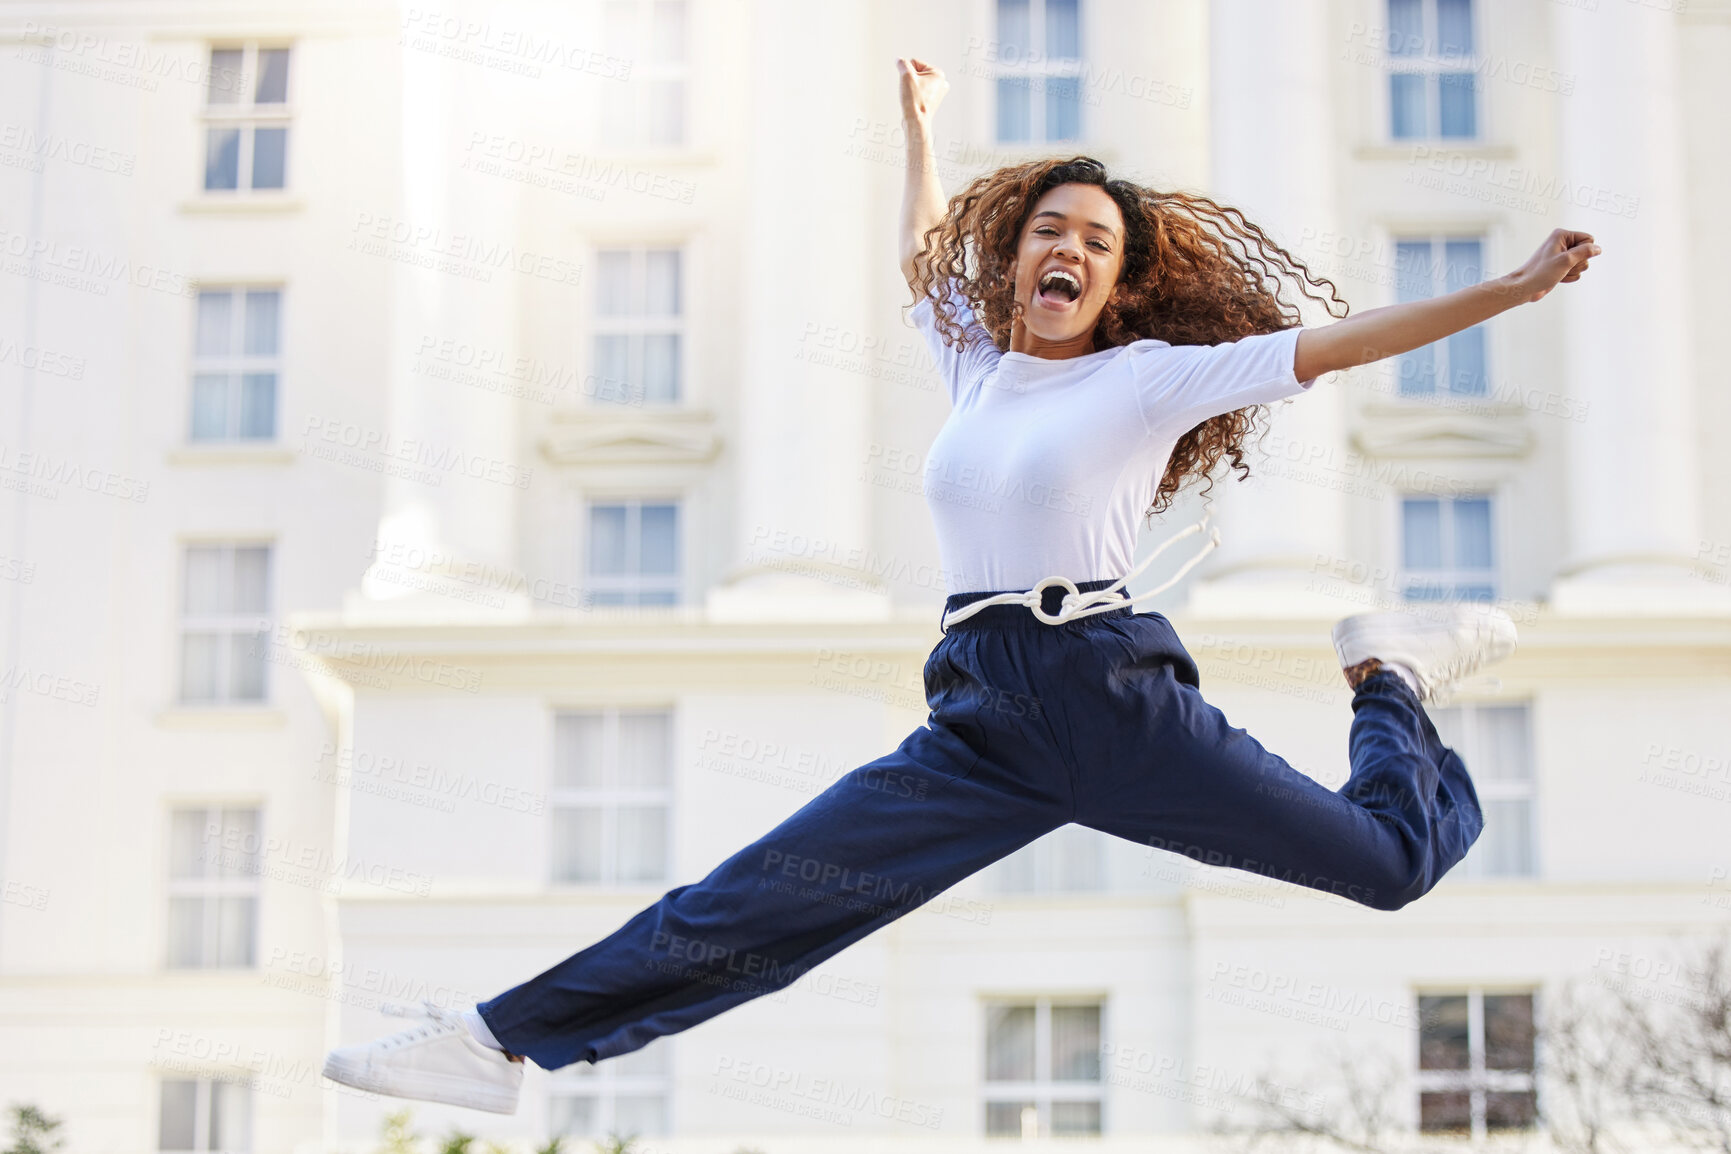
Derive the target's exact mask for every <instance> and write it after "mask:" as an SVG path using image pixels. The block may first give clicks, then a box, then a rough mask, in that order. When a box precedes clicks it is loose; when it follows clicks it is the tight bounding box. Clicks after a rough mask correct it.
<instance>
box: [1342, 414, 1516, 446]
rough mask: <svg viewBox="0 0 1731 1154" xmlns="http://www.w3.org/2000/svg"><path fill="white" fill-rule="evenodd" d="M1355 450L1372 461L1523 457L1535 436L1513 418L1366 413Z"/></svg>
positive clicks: (1354, 437)
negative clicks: (1373, 459)
mask: <svg viewBox="0 0 1731 1154" xmlns="http://www.w3.org/2000/svg"><path fill="white" fill-rule="evenodd" d="M1352 440H1353V447H1354V448H1355V449H1357V450H1358V451H1359V452H1361V453H1364V454H1365V455H1367V456H1373V457H1524V456H1526V455H1527V454H1528V453H1530V452H1531V451H1532V448H1533V433H1532V430H1531V429H1529V428H1528V427H1527V423H1526V421H1525V420H1524V419H1523V418H1522V416H1521V415H1520V414H1519V412H1518V411H1517V412H1516V413H1513V414H1506V415H1503V414H1499V415H1481V414H1476V413H1460V412H1436V411H1418V412H1412V411H1405V412H1401V411H1390V410H1387V409H1384V410H1381V411H1367V412H1366V413H1364V414H1363V418H1362V419H1361V421H1360V422H1359V425H1358V428H1357V429H1356V430H1354V432H1353V435H1352Z"/></svg>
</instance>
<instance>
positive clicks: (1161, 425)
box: [909, 284, 1314, 593]
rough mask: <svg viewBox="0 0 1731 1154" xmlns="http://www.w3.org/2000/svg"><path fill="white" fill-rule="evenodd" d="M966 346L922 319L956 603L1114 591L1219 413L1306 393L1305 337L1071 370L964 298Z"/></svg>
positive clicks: (937, 511)
mask: <svg viewBox="0 0 1731 1154" xmlns="http://www.w3.org/2000/svg"><path fill="white" fill-rule="evenodd" d="M950 292H951V299H952V300H953V301H954V302H955V303H956V305H957V310H958V311H957V313H956V319H957V321H958V322H960V323H961V325H962V326H963V330H964V342H963V347H962V348H960V349H957V348H953V347H951V346H950V345H947V344H945V343H944V341H943V338H942V336H941V335H940V334H939V332H938V330H937V327H936V325H935V324H934V322H933V318H932V304H931V301H929V300H921V301H920V302H919V303H917V304H916V305H915V306H914V307H913V309H912V310H911V311H910V313H909V316H910V318H911V319H912V320H913V322H914V323H915V324H916V325H917V326H918V327H919V328H920V330H921V331H922V332H923V333H925V337H926V343H927V345H928V346H929V347H930V348H931V351H932V356H933V357H934V358H936V360H937V365H938V373H939V375H940V376H941V377H942V378H943V381H944V385H945V387H946V388H947V389H948V390H949V396H950V404H951V406H952V407H951V410H950V416H949V419H948V420H946V421H945V422H944V426H943V428H941V429H939V430H938V435H937V437H936V438H935V439H934V440H933V441H932V446H931V449H930V451H929V452H928V453H927V455H926V461H925V470H924V489H925V497H926V504H927V506H928V507H930V509H931V511H932V520H933V521H934V522H935V523H936V526H937V533H938V554H939V557H940V558H941V560H942V563H943V567H944V570H945V576H946V583H947V586H948V588H947V591H948V592H950V593H971V592H979V591H986V590H992V591H996V590H1011V589H1030V588H1032V587H1033V586H1034V584H1035V583H1036V582H1038V581H1039V580H1041V579H1042V578H1044V577H1053V576H1063V577H1068V578H1069V579H1070V580H1072V581H1074V582H1076V583H1078V584H1080V583H1081V582H1084V581H1097V580H1113V581H1115V580H1117V579H1118V578H1119V577H1122V576H1123V575H1124V574H1125V573H1128V572H1129V571H1130V567H1131V565H1132V563H1133V559H1134V557H1135V554H1136V531H1137V529H1138V527H1139V526H1140V524H1141V521H1142V515H1143V513H1144V512H1145V511H1146V510H1147V508H1148V506H1149V505H1151V504H1153V502H1154V491H1155V489H1156V488H1157V487H1158V485H1159V480H1160V477H1161V476H1162V475H1163V474H1164V473H1165V470H1166V462H1167V459H1168V458H1169V457H1170V456H1171V455H1172V449H1173V446H1174V445H1176V444H1177V442H1178V438H1179V437H1182V436H1183V435H1184V434H1185V433H1187V432H1189V431H1190V430H1191V429H1193V428H1195V427H1196V426H1197V425H1199V424H1201V423H1202V422H1203V421H1205V420H1207V419H1208V418H1210V417H1217V416H1219V415H1220V414H1222V413H1230V412H1232V411H1233V410H1235V409H1242V408H1244V407H1246V406H1248V405H1257V404H1268V403H1270V402H1273V401H1278V400H1281V399H1283V398H1285V397H1290V396H1294V395H1296V394H1298V393H1300V392H1302V391H1303V390H1305V389H1307V388H1309V387H1310V386H1311V385H1312V384H1313V383H1314V381H1303V382H1300V381H1299V380H1298V378H1297V377H1295V376H1294V375H1293V358H1294V357H1295V356H1296V354H1297V346H1298V334H1299V332H1300V330H1299V329H1298V328H1290V329H1285V330H1282V331H1281V332H1277V333H1263V334H1258V335H1256V336H1249V337H1243V338H1241V339H1239V340H1236V341H1231V342H1229V343H1226V344H1220V345H1171V344H1168V343H1167V342H1165V341H1157V340H1141V341H1134V342H1132V343H1130V344H1128V345H1120V346H1119V347H1117V348H1111V349H1103V350H1101V351H1100V352H1096V353H1088V354H1086V355H1084V356H1079V357H1069V358H1066V359H1064V360H1048V359H1045V358H1042V357H1035V356H1030V355H1029V354H1027V353H1001V352H999V351H998V347H997V345H995V344H994V343H993V342H992V337H991V334H990V333H988V332H987V331H986V327H985V326H984V325H982V324H980V323H979V321H978V319H976V318H975V316H974V313H973V310H972V309H971V308H969V307H968V304H967V302H966V301H965V300H964V299H962V298H961V297H960V296H959V295H958V294H957V293H956V291H955V288H954V286H953V284H952V287H951V290H950Z"/></svg>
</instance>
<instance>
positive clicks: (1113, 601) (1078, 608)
mask: <svg viewBox="0 0 1731 1154" xmlns="http://www.w3.org/2000/svg"><path fill="white" fill-rule="evenodd" d="M1208 520H1209V519H1208V518H1207V517H1204V518H1202V520H1200V521H1198V522H1196V524H1194V525H1191V526H1188V527H1187V528H1184V529H1181V530H1179V531H1178V532H1176V533H1174V534H1172V536H1170V537H1168V538H1166V540H1164V541H1162V542H1160V544H1159V546H1158V547H1157V548H1155V550H1154V551H1153V552H1152V553H1150V554H1148V556H1146V557H1144V558H1143V559H1142V560H1141V561H1139V562H1137V563H1136V566H1135V568H1133V569H1131V570H1130V572H1128V573H1126V574H1124V576H1122V577H1120V578H1118V580H1116V581H1114V582H1112V584H1110V585H1108V586H1107V587H1106V588H1104V589H1094V590H1091V591H1089V592H1087V593H1083V592H1082V591H1081V590H1079V589H1077V588H1076V583H1075V582H1073V581H1071V580H1070V579H1069V578H1068V577H1045V578H1042V579H1041V580H1040V581H1039V582H1038V583H1037V584H1036V585H1035V586H1034V587H1033V588H1032V589H1029V590H1028V591H1027V592H1025V593H997V594H994V595H993V596H991V597H984V598H981V599H980V600H978V601H970V602H969V603H968V604H966V605H963V606H962V607H961V608H960V609H957V610H956V611H955V612H953V613H946V614H944V616H943V619H942V621H941V622H940V623H939V626H938V628H939V629H940V630H942V631H943V632H945V633H948V632H949V631H950V626H952V625H954V624H955V623H956V622H958V621H964V620H966V619H967V618H969V617H972V616H973V615H974V614H975V613H978V612H979V611H980V610H982V609H984V608H985V607H986V606H988V605H1026V606H1027V607H1028V608H1029V609H1031V610H1033V613H1034V616H1035V617H1037V618H1039V619H1040V620H1041V621H1043V622H1045V623H1046V624H1047V625H1060V624H1062V623H1064V622H1065V621H1074V620H1075V619H1076V618H1078V617H1087V616H1089V615H1090V614H1094V613H1108V612H1110V611H1112V610H1114V609H1122V608H1125V607H1127V606H1130V605H1134V604H1136V602H1138V601H1146V600H1147V599H1148V598H1150V597H1153V596H1156V595H1158V594H1161V593H1164V592H1166V590H1168V589H1170V588H1172V586H1174V585H1176V584H1178V582H1179V581H1181V580H1183V579H1184V575H1185V574H1186V573H1188V572H1190V570H1192V569H1194V568H1195V567H1196V565H1197V563H1198V562H1200V561H1201V560H1202V558H1204V557H1206V556H1208V554H1209V553H1211V552H1212V551H1213V550H1214V548H1215V547H1216V546H1218V545H1219V544H1220V530H1218V529H1210V530H1208V540H1207V542H1206V543H1205V544H1204V545H1203V546H1202V548H1201V549H1200V550H1198V551H1197V553H1196V556H1194V557H1192V558H1190V560H1188V561H1186V562H1185V563H1184V564H1183V566H1182V567H1180V568H1179V570H1178V572H1176V573H1174V574H1172V576H1171V577H1169V578H1167V579H1166V580H1165V581H1164V582H1162V583H1161V584H1160V585H1159V586H1157V587H1156V588H1153V589H1150V590H1148V591H1147V592H1146V593H1138V594H1137V595H1136V596H1134V597H1130V596H1127V595H1126V594H1125V593H1124V592H1123V589H1124V586H1125V585H1126V584H1127V583H1128V582H1129V580H1130V579H1131V578H1132V577H1135V576H1136V575H1137V574H1139V573H1141V572H1142V570H1144V569H1146V568H1148V566H1149V565H1150V564H1152V563H1153V561H1154V558H1156V557H1158V556H1160V554H1162V553H1164V552H1166V550H1167V549H1169V548H1171V547H1172V546H1173V545H1176V544H1177V543H1178V542H1180V541H1182V540H1184V538H1186V537H1189V536H1191V535H1192V534H1195V533H1200V532H1202V531H1203V529H1204V528H1205V527H1206V526H1207V524H1208ZM1053 585H1062V586H1063V587H1064V588H1066V589H1068V590H1069V592H1068V593H1066V594H1064V600H1063V602H1062V603H1061V604H1060V605H1059V607H1058V612H1056V613H1047V612H1046V610H1045V608H1044V606H1043V605H1042V604H1041V601H1042V599H1043V598H1042V594H1044V593H1045V591H1046V589H1048V588H1049V587H1051V586H1053Z"/></svg>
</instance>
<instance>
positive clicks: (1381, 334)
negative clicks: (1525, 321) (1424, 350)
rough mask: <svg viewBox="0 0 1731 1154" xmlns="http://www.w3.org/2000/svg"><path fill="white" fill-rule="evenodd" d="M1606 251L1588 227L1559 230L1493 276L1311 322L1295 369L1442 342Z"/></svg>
mask: <svg viewBox="0 0 1731 1154" xmlns="http://www.w3.org/2000/svg"><path fill="white" fill-rule="evenodd" d="M1600 251H1601V250H1600V248H1599V246H1598V245H1596V244H1594V243H1593V238H1592V237H1591V236H1589V235H1588V234H1587V233H1584V232H1570V231H1569V230H1567V229H1561V228H1559V229H1556V230H1554V231H1553V232H1552V233H1551V235H1550V236H1548V237H1546V238H1545V243H1544V244H1542V245H1540V246H1539V251H1537V252H1535V253H1534V254H1533V255H1532V257H1531V258H1529V259H1528V261H1527V263H1526V264H1523V265H1522V266H1521V267H1520V268H1518V269H1516V270H1515V271H1514V272H1512V273H1508V274H1507V275H1505V276H1500V277H1497V278H1496V279H1495V280H1488V281H1484V282H1482V283H1480V284H1476V285H1471V286H1469V287H1467V288H1464V289H1460V290H1458V291H1456V292H1452V293H1449V294H1447V295H1446V296H1440V297H1432V298H1430V299H1429V300H1422V301H1407V302H1405V303H1404V304H1398V305H1387V306H1385V307H1383V308H1379V309H1371V310H1369V311H1368V312H1362V313H1357V314H1354V315H1353V316H1349V317H1347V318H1346V319H1345V320H1341V321H1336V322H1334V323H1333V324H1330V325H1318V326H1316V327H1315V328H1307V329H1305V330H1304V331H1303V332H1301V333H1299V334H1298V352H1297V355H1296V357H1295V359H1294V363H1293V368H1292V371H1293V374H1294V375H1295V376H1297V377H1298V379H1299V380H1301V381H1308V380H1311V379H1313V378H1315V377H1319V376H1321V375H1322V374H1323V373H1330V372H1334V371H1335V370H1336V369H1350V368H1352V367H1353V366H1355V365H1365V364H1369V363H1370V362H1371V361H1380V360H1382V359H1384V358H1385V357H1392V356H1397V355H1399V354H1401V353H1405V352H1411V351H1412V350H1413V349H1416V348H1419V347H1420V346H1421V345H1428V344H1430V343H1431V342H1432V341H1440V340H1442V339H1443V338H1444V337H1446V336H1449V335H1450V334H1451V333H1458V332H1460V331H1461V330H1462V329H1466V328H1471V327H1472V326H1473V325H1476V324H1478V323H1479V322H1480V321H1486V320H1489V319H1490V318H1491V317H1494V316H1496V315H1497V314H1498V313H1501V312H1506V311H1508V310H1509V309H1512V308H1514V307H1515V306H1516V305H1519V304H1526V303H1527V302H1528V301H1536V300H1538V299H1539V298H1540V297H1542V296H1544V295H1545V294H1546V293H1548V292H1550V291H1551V290H1552V289H1554V288H1556V287H1557V285H1559V284H1568V283H1570V282H1571V281H1577V280H1580V279H1581V274H1582V273H1584V272H1586V271H1587V261H1588V260H1589V259H1590V258H1592V257H1595V256H1598V255H1599V253H1600Z"/></svg>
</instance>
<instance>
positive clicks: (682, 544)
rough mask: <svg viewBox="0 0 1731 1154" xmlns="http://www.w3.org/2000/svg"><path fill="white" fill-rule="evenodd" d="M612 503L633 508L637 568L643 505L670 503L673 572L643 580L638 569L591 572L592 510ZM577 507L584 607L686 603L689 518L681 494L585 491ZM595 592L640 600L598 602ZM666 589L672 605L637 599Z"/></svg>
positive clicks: (677, 605) (653, 607) (647, 607)
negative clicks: (603, 573) (618, 572)
mask: <svg viewBox="0 0 1731 1154" xmlns="http://www.w3.org/2000/svg"><path fill="white" fill-rule="evenodd" d="M614 505H623V506H626V507H627V508H628V509H634V510H635V515H634V517H633V519H632V521H631V524H634V525H635V526H636V530H635V532H636V534H637V536H636V540H637V542H638V545H639V548H638V555H639V556H638V560H639V568H641V560H642V556H641V554H642V549H641V545H642V526H643V508H644V506H646V505H657V506H659V505H670V506H672V507H673V511H674V513H673V516H674V526H673V548H674V558H673V574H672V575H671V576H670V577H666V578H661V577H657V578H654V579H653V580H650V581H647V582H646V581H644V580H643V574H642V573H641V572H639V573H636V574H626V575H624V576H621V577H610V576H602V577H599V578H598V577H597V575H596V574H594V573H593V572H591V568H590V567H591V563H592V562H593V560H594V556H593V553H592V550H591V540H592V537H593V525H594V515H595V513H594V511H595V509H596V508H597V507H598V506H614ZM579 506H580V510H581V513H580V528H579V531H578V537H579V541H580V543H579V545H578V553H579V558H580V560H579V563H578V565H577V572H578V573H579V574H580V576H579V578H578V585H579V587H580V588H581V589H582V590H583V604H584V606H585V608H588V609H605V610H611V611H618V610H627V609H628V610H632V611H634V612H642V611H644V610H652V611H666V610H670V609H678V608H680V607H682V606H684V605H685V604H686V589H685V573H686V568H687V565H686V557H687V555H688V551H687V548H686V540H685V538H686V522H687V520H688V517H687V516H686V511H685V510H686V501H685V499H684V497H683V495H674V496H656V495H643V494H641V493H639V492H633V493H631V494H629V495H625V494H619V495H610V494H604V493H588V494H584V495H583V496H582V497H581V498H580V499H579ZM630 532H632V530H631V529H630V528H629V527H628V529H627V533H628V534H629V533H630ZM627 539H628V540H629V539H630V538H629V536H628V538H627ZM598 591H606V592H622V593H624V594H625V595H626V596H627V598H631V597H637V598H639V600H629V599H628V600H626V601H625V602H623V603H605V604H602V603H597V602H596V601H595V599H594V594H595V593H596V592H598ZM667 591H670V592H671V593H672V594H673V601H672V603H671V604H664V605H656V604H649V605H645V604H643V603H642V601H641V600H640V598H641V597H642V595H643V594H644V593H646V592H647V593H658V592H667Z"/></svg>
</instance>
